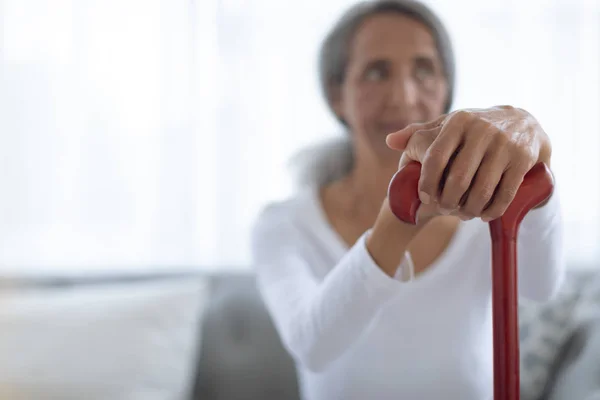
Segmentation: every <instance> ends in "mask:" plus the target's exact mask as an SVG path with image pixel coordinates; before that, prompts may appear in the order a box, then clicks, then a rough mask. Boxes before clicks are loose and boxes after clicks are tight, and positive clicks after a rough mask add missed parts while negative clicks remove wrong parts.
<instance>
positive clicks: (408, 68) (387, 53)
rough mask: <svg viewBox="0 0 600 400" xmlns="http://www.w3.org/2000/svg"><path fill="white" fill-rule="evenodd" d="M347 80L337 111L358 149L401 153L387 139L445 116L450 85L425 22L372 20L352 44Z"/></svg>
mask: <svg viewBox="0 0 600 400" xmlns="http://www.w3.org/2000/svg"><path fill="white" fill-rule="evenodd" d="M349 54H350V56H349V61H348V65H347V68H346V75H345V80H344V82H343V83H342V85H341V87H339V88H338V91H337V92H334V93H333V99H334V101H333V106H334V110H335V111H336V113H337V114H338V115H339V116H340V117H341V118H343V119H344V120H345V121H346V123H347V124H348V126H349V128H350V130H351V131H352V134H353V138H354V145H355V146H363V147H364V146H367V147H368V150H370V151H371V152H375V153H376V154H377V155H378V156H385V155H388V156H392V154H394V155H395V156H396V157H397V154H396V153H395V152H393V151H391V150H390V149H389V148H388V147H387V146H386V144H385V137H386V135H387V134H389V133H392V132H395V131H397V130H400V129H402V128H404V127H405V126H406V125H408V124H411V123H413V122H423V121H427V120H430V119H433V118H436V117H438V116H439V115H440V114H442V113H443V112H444V107H445V104H446V100H447V96H448V85H447V82H446V78H445V75H444V71H443V65H442V62H441V60H440V57H439V55H438V52H437V48H436V44H435V40H434V38H433V36H432V35H431V33H430V31H429V29H428V28H427V27H426V26H425V25H424V24H422V23H420V22H418V21H416V20H414V19H411V18H409V17H406V16H403V15H400V14H380V15H374V16H371V17H369V18H367V19H366V20H365V21H364V22H363V23H362V24H361V26H360V27H359V28H358V30H357V32H356V34H355V36H354V40H353V41H352V43H351V48H350V53H349Z"/></svg>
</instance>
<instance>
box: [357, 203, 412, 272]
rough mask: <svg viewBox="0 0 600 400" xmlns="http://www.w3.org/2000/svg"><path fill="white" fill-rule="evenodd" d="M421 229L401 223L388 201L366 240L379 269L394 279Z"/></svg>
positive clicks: (368, 249)
mask: <svg viewBox="0 0 600 400" xmlns="http://www.w3.org/2000/svg"><path fill="white" fill-rule="evenodd" d="M420 229H421V226H417V225H411V224H407V223H405V222H402V221H400V220H399V219H398V218H397V217H396V216H395V215H394V214H393V213H392V210H391V209H390V207H389V203H388V201H387V199H386V200H385V201H384V203H383V205H382V207H381V210H380V212H379V216H378V217H377V220H376V221H375V224H374V225H373V228H372V230H371V232H370V234H369V237H368V238H367V240H366V246H367V251H368V252H369V254H370V255H371V257H372V258H373V260H374V261H375V263H376V264H377V265H378V266H379V268H381V269H382V270H383V271H384V272H385V273H386V274H387V275H389V276H390V277H393V276H394V275H395V274H396V271H397V269H398V266H399V265H400V263H401V262H402V260H403V258H404V254H405V252H406V250H407V248H408V245H409V244H410V242H411V241H412V240H413V238H414V237H415V236H416V235H417V233H419V231H420Z"/></svg>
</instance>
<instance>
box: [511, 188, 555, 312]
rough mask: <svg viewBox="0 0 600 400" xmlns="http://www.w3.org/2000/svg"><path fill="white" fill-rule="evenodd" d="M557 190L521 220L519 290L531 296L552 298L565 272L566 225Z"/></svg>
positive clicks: (524, 294) (545, 298)
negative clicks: (564, 233)
mask: <svg viewBox="0 0 600 400" xmlns="http://www.w3.org/2000/svg"><path fill="white" fill-rule="evenodd" d="M561 216H562V215H561V209H560V201H559V198H558V194H557V193H556V190H555V192H554V194H553V195H552V196H551V197H550V199H549V201H548V202H547V203H546V204H545V205H544V206H542V207H540V208H536V209H534V210H531V211H530V212H529V213H528V214H527V215H526V216H525V218H524V219H523V221H522V222H521V227H520V229H519V236H518V239H517V240H518V248H517V258H518V268H519V294H520V295H521V296H523V297H526V298H528V299H530V300H535V301H546V300H549V299H550V298H551V297H552V296H553V295H554V294H555V293H556V291H557V290H558V288H559V287H560V284H561V283H562V280H563V277H564V273H565V260H564V250H563V228H562V218H561Z"/></svg>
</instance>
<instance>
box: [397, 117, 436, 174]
mask: <svg viewBox="0 0 600 400" xmlns="http://www.w3.org/2000/svg"><path fill="white" fill-rule="evenodd" d="M440 130H441V127H439V126H438V127H435V128H431V129H426V130H419V131H416V132H415V133H414V134H413V135H412V137H411V138H410V140H409V141H408V144H407V146H406V149H404V151H403V152H402V157H400V165H399V168H402V167H403V166H405V165H406V164H408V163H409V162H411V161H418V162H420V163H423V158H424V157H425V154H426V153H427V149H428V148H429V146H431V143H433V141H434V140H435V138H436V137H437V136H438V135H439V133H440Z"/></svg>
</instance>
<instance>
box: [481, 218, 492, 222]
mask: <svg viewBox="0 0 600 400" xmlns="http://www.w3.org/2000/svg"><path fill="white" fill-rule="evenodd" d="M481 220H482V221H483V222H490V221H491V220H492V218H490V217H482V218H481Z"/></svg>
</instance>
